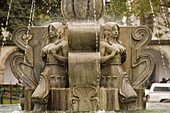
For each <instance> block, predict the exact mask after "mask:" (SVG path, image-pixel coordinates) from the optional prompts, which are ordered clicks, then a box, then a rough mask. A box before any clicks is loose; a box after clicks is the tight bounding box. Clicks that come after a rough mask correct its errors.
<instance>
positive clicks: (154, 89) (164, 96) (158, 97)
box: [145, 83, 170, 102]
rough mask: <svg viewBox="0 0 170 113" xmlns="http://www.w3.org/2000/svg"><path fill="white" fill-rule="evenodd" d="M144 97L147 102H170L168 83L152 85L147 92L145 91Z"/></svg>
mask: <svg viewBox="0 0 170 113" xmlns="http://www.w3.org/2000/svg"><path fill="white" fill-rule="evenodd" d="M147 93H148V94H147ZM145 96H146V98H147V101H148V102H168V101H169V100H170V83H153V84H152V86H151V88H150V90H149V91H148V92H147V91H146V90H145Z"/></svg>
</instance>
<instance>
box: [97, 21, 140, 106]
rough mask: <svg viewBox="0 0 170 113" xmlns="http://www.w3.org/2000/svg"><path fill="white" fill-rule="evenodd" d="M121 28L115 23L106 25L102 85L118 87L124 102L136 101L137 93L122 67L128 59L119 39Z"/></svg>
mask: <svg viewBox="0 0 170 113" xmlns="http://www.w3.org/2000/svg"><path fill="white" fill-rule="evenodd" d="M119 35H120V28H119V26H118V25H116V24H113V23H111V22H110V23H107V24H106V25H105V26H104V37H103V41H101V44H100V53H101V63H102V67H101V78H102V79H101V87H104V88H118V91H119V95H120V101H121V102H122V103H125V102H129V101H135V100H136V98H137V94H136V92H135V91H134V89H133V87H132V86H131V85H130V82H129V80H128V75H127V74H126V72H124V71H123V69H122V64H123V63H124V62H125V60H126V48H125V47H124V46H123V45H122V43H121V41H120V40H119Z"/></svg>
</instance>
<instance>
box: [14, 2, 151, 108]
mask: <svg viewBox="0 0 170 113" xmlns="http://www.w3.org/2000/svg"><path fill="white" fill-rule="evenodd" d="M61 6H62V13H63V15H64V17H66V18H67V19H68V20H70V22H68V23H67V24H66V25H64V24H62V23H59V22H55V23H51V24H50V25H49V26H48V27H40V26H32V27H31V28H30V31H29V32H30V34H29V37H26V34H27V30H28V29H27V27H19V28H17V29H16V30H15V31H14V32H13V41H14V42H15V44H16V45H17V46H18V47H19V48H20V49H22V50H26V52H25V55H24V54H23V53H20V52H16V53H14V54H13V55H12V61H11V69H12V71H13V73H14V75H15V76H16V78H17V79H18V80H21V81H22V83H23V85H24V86H25V91H24V92H25V93H24V94H25V96H24V107H23V109H24V110H34V111H45V110H55V111H99V110H102V111H103V110H104V111H118V110H136V109H145V104H146V103H145V99H144V87H143V86H142V84H143V83H144V81H145V80H146V79H147V78H148V77H149V76H150V75H151V73H152V70H153V61H152V57H151V56H150V55H149V54H146V53H142V52H141V50H142V49H143V48H144V47H145V46H146V45H147V44H148V43H149V42H150V40H151V37H152V34H151V31H150V30H149V29H148V28H147V27H144V26H138V27H135V28H134V27H119V26H118V25H117V24H115V23H113V22H108V23H106V24H100V23H99V22H98V20H99V19H100V18H101V17H102V15H103V14H104V1H103V0H62V4H61ZM26 40H27V41H28V43H27V41H26Z"/></svg>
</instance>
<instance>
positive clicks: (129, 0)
mask: <svg viewBox="0 0 170 113" xmlns="http://www.w3.org/2000/svg"><path fill="white" fill-rule="evenodd" d="M127 3H128V7H129V13H130V20H131V24H132V26H133V17H132V6H131V0H128V1H127Z"/></svg>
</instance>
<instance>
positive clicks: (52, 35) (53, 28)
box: [48, 22, 63, 42]
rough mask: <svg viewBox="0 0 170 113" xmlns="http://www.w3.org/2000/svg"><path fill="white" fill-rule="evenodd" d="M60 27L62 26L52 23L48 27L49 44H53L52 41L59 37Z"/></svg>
mask: <svg viewBox="0 0 170 113" xmlns="http://www.w3.org/2000/svg"><path fill="white" fill-rule="evenodd" d="M61 26H63V25H62V23H59V22H56V23H52V24H50V25H49V26H48V38H49V42H54V41H53V40H56V39H57V38H58V37H59V36H58V35H59V34H58V32H59V30H60V27H61Z"/></svg>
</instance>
